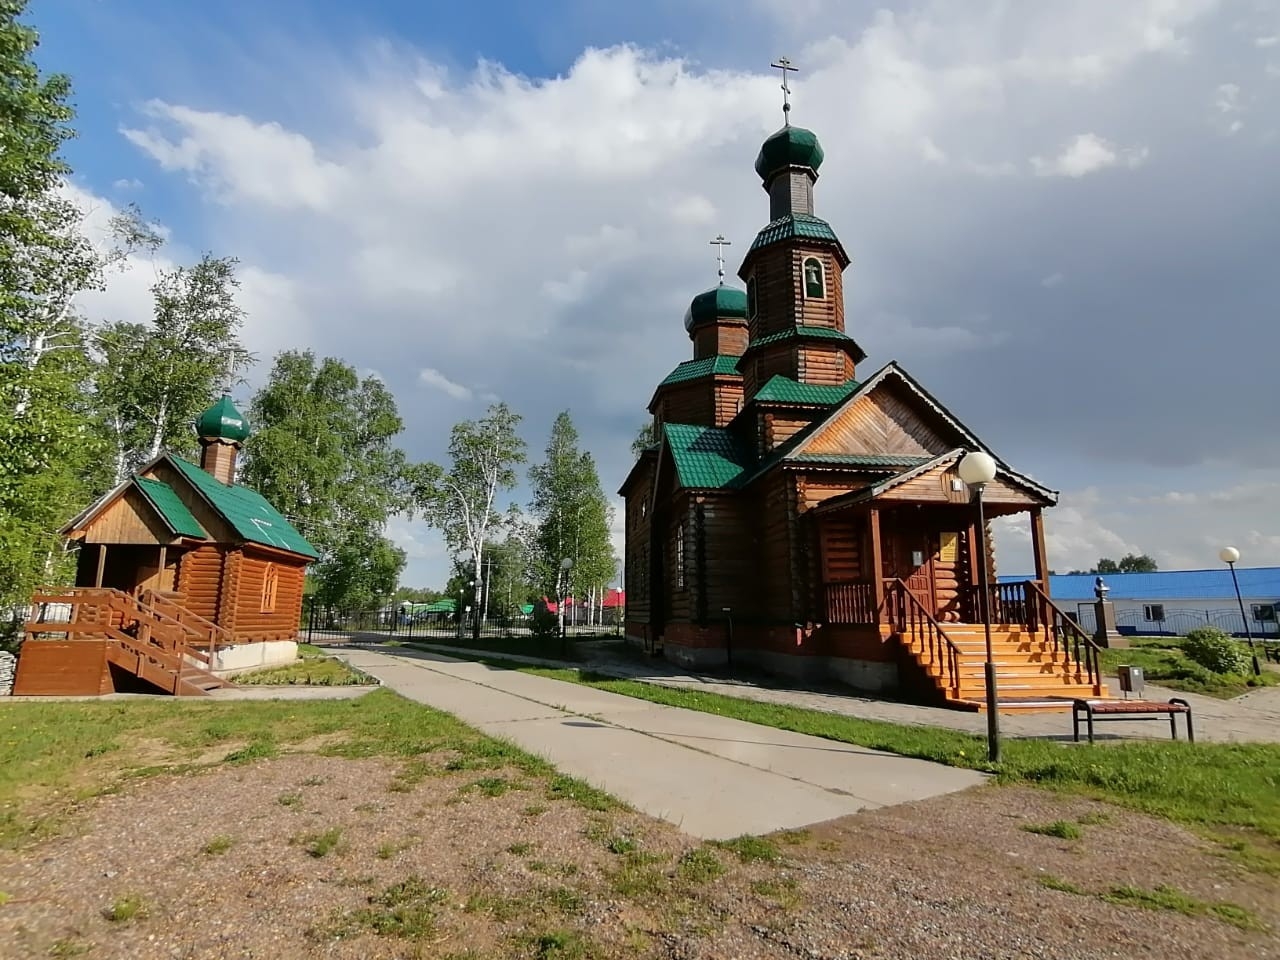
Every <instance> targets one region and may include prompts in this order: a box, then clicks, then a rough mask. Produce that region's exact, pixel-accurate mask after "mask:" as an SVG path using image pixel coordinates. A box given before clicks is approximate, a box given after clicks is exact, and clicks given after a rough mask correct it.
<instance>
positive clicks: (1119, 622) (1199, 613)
mask: <svg viewBox="0 0 1280 960" xmlns="http://www.w3.org/2000/svg"><path fill="white" fill-rule="evenodd" d="M1143 613H1144V611H1142V610H1140V609H1138V608H1136V607H1131V608H1127V609H1123V610H1116V629H1118V630H1119V631H1120V632H1121V633H1127V634H1133V635H1137V636H1151V637H1157V636H1169V637H1185V636H1186V635H1187V634H1188V633H1190V632H1191V631H1192V630H1195V629H1196V628H1198V627H1217V628H1218V629H1219V630H1222V631H1225V632H1226V633H1229V634H1231V635H1232V636H1236V637H1243V636H1245V629H1244V618H1243V617H1241V616H1240V610H1239V609H1238V608H1231V607H1222V608H1219V609H1211V608H1210V609H1205V610H1169V611H1168V613H1167V616H1166V617H1165V618H1164V619H1163V620H1148V619H1146V617H1145V616H1144V615H1143ZM1076 622H1077V623H1079V624H1080V627H1081V629H1083V630H1084V631H1086V632H1087V633H1090V634H1092V633H1093V632H1094V631H1095V630H1097V627H1098V621H1097V618H1096V616H1095V615H1094V608H1093V604H1092V603H1079V604H1077V605H1076ZM1249 632H1250V633H1251V634H1252V636H1253V638H1254V639H1255V640H1257V639H1264V640H1277V639H1280V635H1278V634H1277V624H1275V623H1271V622H1266V621H1258V620H1252V619H1251V620H1250V621H1249Z"/></svg>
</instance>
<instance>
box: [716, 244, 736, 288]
mask: <svg viewBox="0 0 1280 960" xmlns="http://www.w3.org/2000/svg"><path fill="white" fill-rule="evenodd" d="M732 245H733V241H731V240H726V239H725V238H724V234H723V233H720V234H716V238H715V239H714V240H712V241H711V246H713V247H719V249H718V250H716V262H717V263H719V264H720V285H721V286H724V248H725V247H729V246H732Z"/></svg>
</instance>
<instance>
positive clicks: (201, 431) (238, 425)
mask: <svg viewBox="0 0 1280 960" xmlns="http://www.w3.org/2000/svg"><path fill="white" fill-rule="evenodd" d="M196 435H197V436H199V437H205V438H212V439H218V440H231V441H233V442H235V443H242V442H244V441H245V440H247V439H248V437H249V421H248V420H246V419H245V416H244V414H243V413H241V412H240V411H239V410H237V409H236V405H235V404H234V403H232V402H231V398H230V397H228V396H226V395H224V396H223V397H222V399H221V400H219V401H218V402H217V403H215V404H214V405H213V406H211V407H210V408H209V409H208V410H206V411H205V412H204V413H202V414H200V416H199V417H197V418H196Z"/></svg>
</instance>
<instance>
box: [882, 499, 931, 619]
mask: <svg viewBox="0 0 1280 960" xmlns="http://www.w3.org/2000/svg"><path fill="white" fill-rule="evenodd" d="M891 528H892V532H891V534H890V536H888V537H887V538H886V546H887V547H888V549H887V550H886V552H885V567H886V568H887V570H888V573H887V576H890V577H897V578H898V579H900V580H902V581H903V582H904V583H905V584H906V585H907V589H908V590H910V591H911V594H912V596H914V597H915V598H916V599H917V600H919V601H920V603H921V604H922V605H923V606H924V608H925V609H926V610H928V611H929V613H930V614H932V615H934V616H937V615H938V613H939V610H938V602H937V589H936V582H935V572H934V564H935V560H936V557H937V545H936V544H935V543H934V537H933V534H932V532H931V531H930V530H929V529H928V527H926V526H925V525H924V524H923V523H920V522H919V521H918V520H917V518H915V517H911V516H903V517H895V518H894V520H893V523H892V524H891Z"/></svg>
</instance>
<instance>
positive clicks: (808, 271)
mask: <svg viewBox="0 0 1280 960" xmlns="http://www.w3.org/2000/svg"><path fill="white" fill-rule="evenodd" d="M804 295H805V296H806V297H808V298H809V299H810V300H822V299H825V298H826V295H827V284H826V278H825V277H824V276H823V270H822V261H821V260H819V259H818V258H817V257H809V258H808V259H807V260H805V262H804Z"/></svg>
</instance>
